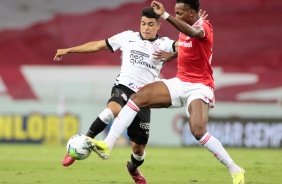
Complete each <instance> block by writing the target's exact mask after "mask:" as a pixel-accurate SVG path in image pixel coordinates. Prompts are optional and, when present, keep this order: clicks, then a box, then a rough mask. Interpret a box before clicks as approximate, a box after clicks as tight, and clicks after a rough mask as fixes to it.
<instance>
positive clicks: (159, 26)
mask: <svg viewBox="0 0 282 184" xmlns="http://www.w3.org/2000/svg"><path fill="white" fill-rule="evenodd" d="M161 25H162V23H160V22H159V23H158V30H160V28H161Z"/></svg>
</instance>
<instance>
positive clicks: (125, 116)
mask: <svg viewBox="0 0 282 184" xmlns="http://www.w3.org/2000/svg"><path fill="white" fill-rule="evenodd" d="M138 111H139V108H138V107H137V106H136V105H135V103H134V102H133V101H132V100H130V99H129V100H128V102H127V104H126V105H125V106H124V107H123V108H122V110H121V111H120V113H119V114H118V116H117V117H116V118H115V120H114V122H113V124H112V127H111V129H110V132H109V133H108V135H107V137H106V138H105V140H104V142H105V143H106V144H107V145H108V148H109V150H112V149H113V147H114V145H115V143H116V141H117V139H118V138H119V137H120V136H121V134H122V133H123V131H124V130H125V129H126V128H128V127H129V125H130V124H131V122H132V121H133V119H134V118H135V116H136V114H137V113H138Z"/></svg>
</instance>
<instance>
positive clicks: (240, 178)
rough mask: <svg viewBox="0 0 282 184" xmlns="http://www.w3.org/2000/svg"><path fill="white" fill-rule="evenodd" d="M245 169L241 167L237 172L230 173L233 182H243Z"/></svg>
mask: <svg viewBox="0 0 282 184" xmlns="http://www.w3.org/2000/svg"><path fill="white" fill-rule="evenodd" d="M245 176H246V171H245V170H244V169H243V168H242V170H241V171H240V172H239V173H235V174H233V175H232V178H233V184H245Z"/></svg>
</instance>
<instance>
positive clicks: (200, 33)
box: [166, 16, 205, 38]
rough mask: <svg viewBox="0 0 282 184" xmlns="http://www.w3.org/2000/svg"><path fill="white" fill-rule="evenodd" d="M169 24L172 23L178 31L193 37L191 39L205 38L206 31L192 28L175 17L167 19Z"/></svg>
mask: <svg viewBox="0 0 282 184" xmlns="http://www.w3.org/2000/svg"><path fill="white" fill-rule="evenodd" d="M166 20H167V21H168V22H169V23H171V24H172V25H173V26H174V27H175V28H176V29H178V30H179V31H180V32H182V33H183V34H185V35H187V36H189V37H191V38H203V37H204V36H205V32H204V29H203V28H202V27H198V26H197V27H192V26H190V25H188V24H186V23H185V22H183V21H181V20H178V19H176V18H175V17H173V16H169V17H168V18H167V19H166Z"/></svg>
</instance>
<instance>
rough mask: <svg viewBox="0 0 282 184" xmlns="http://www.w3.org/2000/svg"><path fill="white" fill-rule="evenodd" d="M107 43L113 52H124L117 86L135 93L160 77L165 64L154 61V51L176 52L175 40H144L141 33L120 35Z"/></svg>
mask: <svg viewBox="0 0 282 184" xmlns="http://www.w3.org/2000/svg"><path fill="white" fill-rule="evenodd" d="M106 43H107V45H108V47H109V48H110V49H111V51H112V52H114V51H116V50H118V49H120V50H121V51H122V56H121V60H122V61H121V62H122V63H121V69H120V73H119V75H118V77H117V79H116V83H115V84H116V85H117V84H122V85H124V86H127V87H128V88H130V89H132V90H133V91H135V92H136V91H138V89H140V88H141V87H143V86H145V85H146V84H149V83H152V82H154V81H155V80H156V79H157V78H158V77H159V75H160V70H161V68H162V67H163V65H164V62H160V61H157V60H155V59H153V55H152V54H153V53H154V51H156V50H163V51H166V52H174V51H175V48H174V43H175V41H174V40H171V39H169V38H167V37H163V38H155V39H153V40H144V39H143V38H142V36H141V35H140V33H139V32H133V31H124V32H122V33H119V34H117V35H115V36H113V37H111V38H109V39H106Z"/></svg>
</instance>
